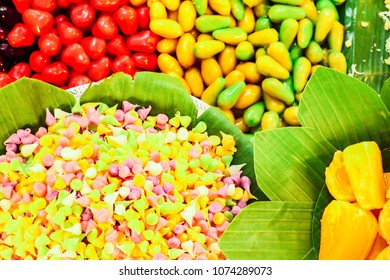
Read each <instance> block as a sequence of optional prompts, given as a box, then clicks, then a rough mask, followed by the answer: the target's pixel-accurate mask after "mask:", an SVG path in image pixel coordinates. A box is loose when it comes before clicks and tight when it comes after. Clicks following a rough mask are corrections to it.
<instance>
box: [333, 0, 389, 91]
mask: <svg viewBox="0 0 390 280" xmlns="http://www.w3.org/2000/svg"><path fill="white" fill-rule="evenodd" d="M386 10H387V9H386V8H385V4H384V1H383V0H364V1H357V0H347V1H346V2H345V5H343V9H342V10H341V13H340V14H341V15H342V16H341V22H343V23H344V26H345V28H346V33H345V39H346V40H348V41H350V42H351V46H350V47H349V48H348V47H344V48H343V53H344V54H345V56H346V59H347V65H348V73H349V74H351V75H353V76H354V77H356V78H357V79H359V80H361V81H363V82H365V83H366V84H368V85H369V86H371V87H372V88H373V89H375V90H376V91H377V92H379V91H380V89H381V88H382V86H383V83H384V82H385V80H386V79H387V78H389V77H390V66H389V65H387V64H386V63H384V59H387V58H388V57H389V54H388V53H386V50H385V46H386V39H387V38H388V37H389V36H390V32H389V31H386V30H385V29H384V22H383V20H382V19H381V18H380V16H379V15H378V13H379V12H381V11H386ZM365 23H367V26H365Z"/></svg>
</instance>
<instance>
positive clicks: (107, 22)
mask: <svg viewBox="0 0 390 280" xmlns="http://www.w3.org/2000/svg"><path fill="white" fill-rule="evenodd" d="M117 34H118V26H117V24H116V22H115V20H114V18H113V17H112V16H111V15H109V14H102V15H101V16H100V17H99V18H98V19H97V20H96V22H95V23H94V24H93V26H92V35H93V36H95V37H99V38H102V39H106V40H110V39H112V38H114V37H115V36H116V35H117Z"/></svg>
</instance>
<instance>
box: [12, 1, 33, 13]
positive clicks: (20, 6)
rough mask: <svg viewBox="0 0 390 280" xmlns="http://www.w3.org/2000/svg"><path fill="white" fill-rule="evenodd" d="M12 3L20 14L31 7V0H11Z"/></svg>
mask: <svg viewBox="0 0 390 280" xmlns="http://www.w3.org/2000/svg"><path fill="white" fill-rule="evenodd" d="M12 3H14V5H15V8H16V10H17V11H18V12H19V13H20V14H23V12H24V11H25V10H27V9H28V8H30V7H31V0H12Z"/></svg>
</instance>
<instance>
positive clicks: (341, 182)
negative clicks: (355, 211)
mask: <svg viewBox="0 0 390 280" xmlns="http://www.w3.org/2000/svg"><path fill="white" fill-rule="evenodd" d="M325 182H326V186H327V187H328V190H329V193H330V194H331V195H332V196H333V197H334V198H335V199H337V200H343V201H348V202H355V201H356V198H355V195H354V193H353V190H352V186H351V183H350V182H349V177H348V174H347V172H346V171H345V165H344V157H343V152H341V151H336V152H335V154H334V155H333V160H332V162H331V163H330V165H329V166H328V167H327V168H326V169H325Z"/></svg>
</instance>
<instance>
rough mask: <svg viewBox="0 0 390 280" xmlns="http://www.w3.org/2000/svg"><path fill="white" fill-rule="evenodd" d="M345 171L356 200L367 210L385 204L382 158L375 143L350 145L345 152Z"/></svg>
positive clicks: (367, 142)
mask: <svg viewBox="0 0 390 280" xmlns="http://www.w3.org/2000/svg"><path fill="white" fill-rule="evenodd" d="M343 154H344V164H345V170H346V172H347V174H348V177H349V181H350V183H351V186H352V189H353V192H354V194H355V197H356V200H357V202H358V203H359V205H360V207H362V208H363V209H365V210H372V209H380V208H382V207H383V205H384V204H385V188H384V177H383V167H382V156H381V151H380V149H379V147H378V144H376V142H374V141H365V142H360V143H357V144H354V145H350V146H348V147H347V148H345V149H344V151H343Z"/></svg>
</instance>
